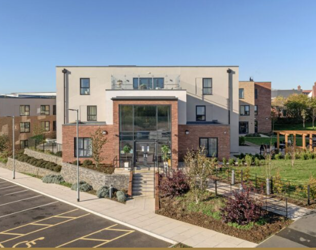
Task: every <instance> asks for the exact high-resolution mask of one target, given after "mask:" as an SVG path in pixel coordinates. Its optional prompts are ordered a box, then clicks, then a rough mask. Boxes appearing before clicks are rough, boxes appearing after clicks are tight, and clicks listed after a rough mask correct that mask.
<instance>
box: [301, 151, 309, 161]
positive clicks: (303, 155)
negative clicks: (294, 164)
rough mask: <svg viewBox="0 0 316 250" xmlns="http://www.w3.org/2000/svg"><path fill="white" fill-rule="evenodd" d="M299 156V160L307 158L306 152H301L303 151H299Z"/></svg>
mask: <svg viewBox="0 0 316 250" xmlns="http://www.w3.org/2000/svg"><path fill="white" fill-rule="evenodd" d="M300 158H301V160H307V159H308V154H307V153H305V152H303V153H301V155H300Z"/></svg>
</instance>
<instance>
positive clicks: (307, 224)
mask: <svg viewBox="0 0 316 250" xmlns="http://www.w3.org/2000/svg"><path fill="white" fill-rule="evenodd" d="M315 225H316V213H313V214H310V215H306V216H304V217H302V218H301V219H299V220H297V221H295V222H294V223H292V224H291V225H290V226H289V227H287V228H285V229H283V230H282V231H281V232H279V233H277V234H276V235H274V236H272V237H271V238H269V239H267V240H266V241H264V242H263V243H261V244H260V245H259V246H258V247H264V248H266V247H280V246H282V247H284V248H292V247H316V226H315Z"/></svg>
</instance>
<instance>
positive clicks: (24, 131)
mask: <svg viewBox="0 0 316 250" xmlns="http://www.w3.org/2000/svg"><path fill="white" fill-rule="evenodd" d="M22 124H23V131H22V126H21V125H22ZM25 124H28V131H27V130H25ZM30 132H31V123H30V122H20V133H30Z"/></svg>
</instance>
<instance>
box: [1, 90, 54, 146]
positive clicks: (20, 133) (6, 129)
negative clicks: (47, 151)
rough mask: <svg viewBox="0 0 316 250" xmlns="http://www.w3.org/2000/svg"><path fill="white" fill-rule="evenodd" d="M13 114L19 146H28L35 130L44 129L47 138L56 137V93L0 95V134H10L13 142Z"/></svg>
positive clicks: (16, 141)
mask: <svg viewBox="0 0 316 250" xmlns="http://www.w3.org/2000/svg"><path fill="white" fill-rule="evenodd" d="M12 116H14V123H15V125H14V132H15V145H16V147H17V148H25V147H28V146H29V139H30V138H31V137H32V136H34V133H35V130H37V131H44V133H45V135H46V138H55V137H56V93H12V94H7V95H0V135H4V134H5V135H9V138H10V140H11V142H12V137H11V136H12V125H13V124H12V122H13V119H12ZM39 128H40V129H39Z"/></svg>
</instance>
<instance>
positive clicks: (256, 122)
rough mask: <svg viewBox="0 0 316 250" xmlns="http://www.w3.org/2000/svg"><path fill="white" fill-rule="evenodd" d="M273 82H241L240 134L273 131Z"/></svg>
mask: <svg viewBox="0 0 316 250" xmlns="http://www.w3.org/2000/svg"><path fill="white" fill-rule="evenodd" d="M270 117H271V82H254V81H240V82H239V134H253V133H269V132H271V118H270Z"/></svg>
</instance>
